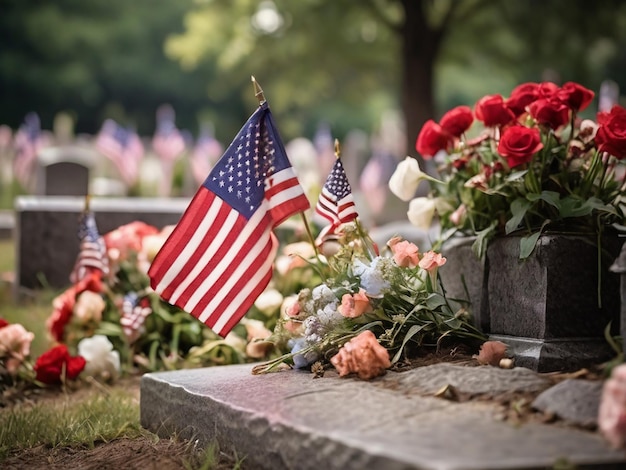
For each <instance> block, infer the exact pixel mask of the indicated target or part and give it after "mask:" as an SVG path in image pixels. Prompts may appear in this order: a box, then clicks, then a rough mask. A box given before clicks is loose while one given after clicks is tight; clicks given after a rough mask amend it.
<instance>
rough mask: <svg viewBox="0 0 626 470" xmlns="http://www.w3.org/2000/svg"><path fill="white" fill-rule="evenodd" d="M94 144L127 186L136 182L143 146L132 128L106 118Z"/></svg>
mask: <svg viewBox="0 0 626 470" xmlns="http://www.w3.org/2000/svg"><path fill="white" fill-rule="evenodd" d="M95 145H96V149H97V150H98V151H99V152H101V153H102V154H103V155H105V156H106V157H108V158H109V159H110V160H111V161H112V162H113V164H114V165H115V166H116V168H117V170H118V171H119V173H120V177H121V178H122V180H123V181H124V183H126V185H127V186H132V185H133V184H135V183H136V182H137V179H138V178H139V166H140V163H141V159H142V158H143V156H144V146H143V143H142V142H141V139H140V137H139V135H137V133H136V132H135V131H134V130H132V129H130V128H126V127H123V126H120V125H119V124H118V123H116V122H115V121H114V120H112V119H107V120H106V121H104V123H103V124H102V129H100V132H99V133H98V136H97V137H96V143H95Z"/></svg>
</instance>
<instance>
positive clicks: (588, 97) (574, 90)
mask: <svg viewBox="0 0 626 470" xmlns="http://www.w3.org/2000/svg"><path fill="white" fill-rule="evenodd" d="M557 96H558V98H559V99H560V100H561V101H562V102H563V103H565V104H566V105H568V106H569V107H570V108H571V109H573V110H574V111H576V112H578V111H582V110H584V109H585V108H587V106H589V103H591V101H592V100H593V97H594V96H595V93H594V92H593V91H591V90H589V89H588V88H585V87H584V86H582V85H579V84H578V83H574V82H567V83H566V84H565V85H563V86H562V87H561V89H560V90H559V91H557Z"/></svg>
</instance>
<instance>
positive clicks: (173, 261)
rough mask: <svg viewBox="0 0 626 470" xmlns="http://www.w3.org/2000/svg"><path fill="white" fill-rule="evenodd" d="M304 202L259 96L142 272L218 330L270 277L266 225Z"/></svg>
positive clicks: (270, 238) (222, 331)
mask: <svg viewBox="0 0 626 470" xmlns="http://www.w3.org/2000/svg"><path fill="white" fill-rule="evenodd" d="M308 208H309V201H308V200H307V198H306V196H305V194H304V191H303V189H302V187H301V186H300V183H299V182H298V179H297V177H296V175H295V173H294V171H293V168H292V167H291V165H290V163H289V159H288V158H287V154H286V152H285V148H284V146H283V143H282V141H281V139H280V135H279V134H278V129H277V128H276V126H275V124H274V122H273V119H272V115H271V113H270V110H269V107H268V104H267V102H264V103H263V104H262V105H261V106H259V108H258V109H257V110H256V111H255V112H254V113H253V114H252V116H250V118H249V119H248V121H247V122H246V124H245V125H244V126H243V127H242V129H241V130H240V131H239V133H238V134H237V136H236V137H235V139H234V140H233V142H232V143H231V144H230V145H229V147H228V148H227V149H226V152H225V153H224V155H223V156H222V158H221V159H220V160H219V161H218V163H217V164H216V165H215V167H214V168H213V170H211V173H210V174H209V176H208V177H207V178H206V180H205V181H204V183H203V184H202V185H201V186H200V189H199V190H198V192H197V193H196V195H195V196H194V197H193V199H192V201H191V203H190V205H189V207H188V208H187V210H186V211H185V213H184V214H183V216H182V218H181V220H180V221H179V223H178V225H177V226H176V228H175V229H174V231H173V232H172V234H171V235H170V236H169V238H168V239H167V241H166V242H165V244H164V245H163V247H162V248H161V250H160V251H159V253H158V254H157V256H156V257H155V259H154V261H153V263H152V265H151V266H150V270H149V271H148V275H149V276H150V279H151V286H152V288H153V289H154V290H155V291H156V292H157V293H158V294H160V295H161V297H162V298H163V299H165V300H166V301H168V302H169V303H171V304H174V305H177V306H178V307H180V308H181V309H183V310H185V311H186V312H189V313H190V314H191V315H193V316H194V317H196V318H197V319H199V320H200V321H202V322H203V323H205V324H206V325H208V326H209V327H210V328H212V329H213V331H215V332H216V333H217V334H219V335H221V336H225V335H226V334H227V333H228V332H229V331H230V330H231V329H232V328H233V327H234V326H235V325H236V324H237V322H238V321H239V320H240V319H241V318H242V317H243V316H244V315H245V314H246V312H247V311H248V309H249V308H250V307H251V306H252V304H253V303H254V301H255V300H256V299H257V297H258V296H259V295H260V294H261V292H263V290H264V289H265V287H266V286H267V284H268V283H269V281H270V279H271V277H272V265H273V262H274V257H275V255H276V251H277V249H278V241H277V239H276V237H275V235H274V233H273V232H272V230H273V229H274V227H276V226H277V225H278V224H280V223H281V222H283V221H284V220H285V219H287V218H288V217H290V216H291V215H293V214H296V213H298V212H301V211H305V210H307V209H308Z"/></svg>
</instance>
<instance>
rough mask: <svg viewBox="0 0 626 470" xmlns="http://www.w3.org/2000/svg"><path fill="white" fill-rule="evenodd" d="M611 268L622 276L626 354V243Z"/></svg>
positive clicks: (623, 331)
mask: <svg viewBox="0 0 626 470" xmlns="http://www.w3.org/2000/svg"><path fill="white" fill-rule="evenodd" d="M609 269H610V270H611V272H613V273H617V274H619V276H620V290H619V291H620V302H621V306H620V335H621V337H622V351H623V353H624V354H625V355H626V243H624V244H623V245H622V251H621V252H620V254H619V256H618V257H617V259H616V260H615V262H614V263H613V264H612V265H611V267H610V268H609Z"/></svg>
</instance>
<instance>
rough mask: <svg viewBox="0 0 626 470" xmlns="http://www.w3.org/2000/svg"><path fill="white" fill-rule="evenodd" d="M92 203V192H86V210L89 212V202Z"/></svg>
mask: <svg viewBox="0 0 626 470" xmlns="http://www.w3.org/2000/svg"><path fill="white" fill-rule="evenodd" d="M90 203H91V194H89V193H87V194H85V212H89V204H90Z"/></svg>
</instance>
